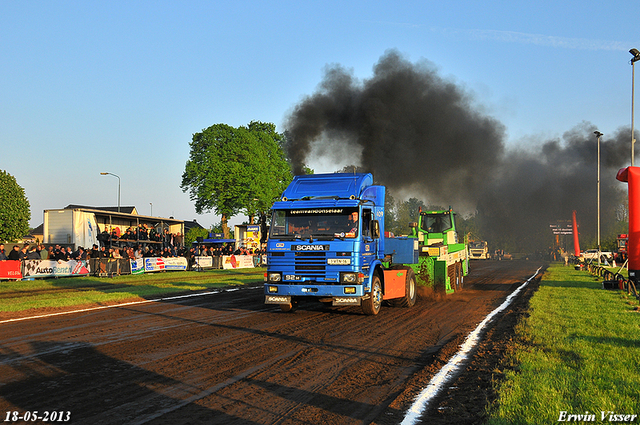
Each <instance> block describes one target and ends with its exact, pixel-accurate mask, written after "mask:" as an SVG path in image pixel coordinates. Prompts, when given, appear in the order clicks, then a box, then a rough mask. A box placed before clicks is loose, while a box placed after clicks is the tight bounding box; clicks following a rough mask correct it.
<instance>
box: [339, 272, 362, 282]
mask: <svg viewBox="0 0 640 425" xmlns="http://www.w3.org/2000/svg"><path fill="white" fill-rule="evenodd" d="M357 281H358V275H357V274H356V273H340V282H341V283H356V282H357Z"/></svg>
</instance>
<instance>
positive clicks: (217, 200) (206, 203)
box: [181, 121, 291, 238]
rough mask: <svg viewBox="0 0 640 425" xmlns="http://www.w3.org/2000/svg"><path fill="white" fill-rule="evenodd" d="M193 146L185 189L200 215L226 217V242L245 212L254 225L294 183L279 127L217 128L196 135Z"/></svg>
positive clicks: (252, 124)
mask: <svg viewBox="0 0 640 425" xmlns="http://www.w3.org/2000/svg"><path fill="white" fill-rule="evenodd" d="M190 147H191V152H190V156H189V160H188V161H187V163H186V166H185V171H184V173H183V174H182V184H181V188H182V190H183V191H185V192H186V191H189V194H190V197H191V200H194V201H195V207H196V212H197V213H198V214H201V213H203V212H207V211H211V210H213V211H214V212H215V213H216V214H219V215H221V224H222V230H223V233H224V236H225V238H228V237H229V227H228V225H227V221H228V220H229V218H231V217H233V216H234V215H236V214H238V213H239V212H245V213H246V214H247V215H248V216H249V217H250V220H251V221H253V217H254V216H255V215H256V214H260V213H264V212H265V211H267V210H269V208H271V204H272V203H273V201H274V199H275V198H277V197H278V196H279V195H280V194H281V193H282V191H283V190H284V189H285V188H286V186H287V185H288V184H289V182H290V181H291V168H290V166H289V163H288V162H287V160H286V158H285V155H284V152H283V150H282V135H280V134H278V133H277V132H276V131H275V125H274V124H271V123H262V122H258V121H253V122H251V123H250V124H249V126H247V127H244V126H240V127H238V128H235V127H231V126H229V125H226V124H215V125H212V126H211V127H209V128H207V129H204V130H202V132H201V133H196V134H194V135H193V139H192V141H191V143H190Z"/></svg>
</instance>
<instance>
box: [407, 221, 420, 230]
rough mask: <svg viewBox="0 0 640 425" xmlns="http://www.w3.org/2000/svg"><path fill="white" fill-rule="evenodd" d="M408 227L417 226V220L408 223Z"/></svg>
mask: <svg viewBox="0 0 640 425" xmlns="http://www.w3.org/2000/svg"><path fill="white" fill-rule="evenodd" d="M409 227H411V228H414V227H418V222H417V221H412V222H411V223H409Z"/></svg>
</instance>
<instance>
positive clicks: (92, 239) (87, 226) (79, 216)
mask: <svg viewBox="0 0 640 425" xmlns="http://www.w3.org/2000/svg"><path fill="white" fill-rule="evenodd" d="M73 216H74V218H73V221H74V222H73V233H74V237H75V239H74V240H75V243H76V247H78V246H82V247H84V249H91V247H92V246H93V245H94V244H98V224H97V223H96V216H95V214H93V213H88V212H81V211H74V214H73Z"/></svg>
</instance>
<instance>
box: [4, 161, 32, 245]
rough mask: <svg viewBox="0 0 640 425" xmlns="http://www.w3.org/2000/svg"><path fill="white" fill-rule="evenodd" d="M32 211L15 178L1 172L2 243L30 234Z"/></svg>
mask: <svg viewBox="0 0 640 425" xmlns="http://www.w3.org/2000/svg"><path fill="white" fill-rule="evenodd" d="M29 220H31V209H30V205H29V201H28V200H27V197H26V196H25V194H24V189H23V188H22V187H20V185H18V182H16V179H15V177H13V176H12V175H11V174H9V173H7V172H6V171H4V170H0V242H2V241H7V242H9V241H15V240H18V239H21V238H22V237H23V236H25V235H26V234H27V232H29Z"/></svg>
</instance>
